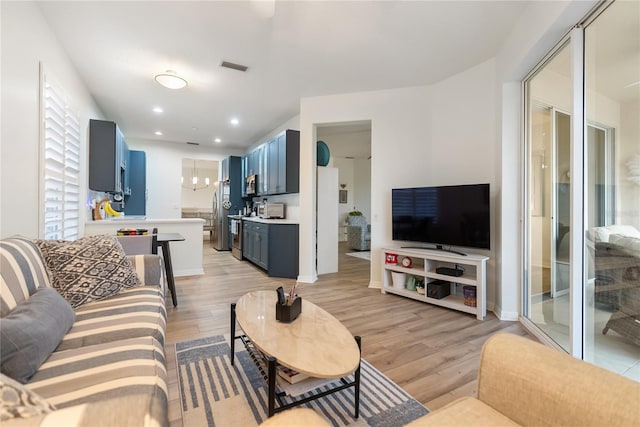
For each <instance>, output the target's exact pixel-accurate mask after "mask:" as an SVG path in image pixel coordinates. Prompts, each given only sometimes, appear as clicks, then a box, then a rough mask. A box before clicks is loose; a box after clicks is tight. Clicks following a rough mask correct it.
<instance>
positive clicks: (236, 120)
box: [229, 118, 240, 126]
mask: <svg viewBox="0 0 640 427" xmlns="http://www.w3.org/2000/svg"><path fill="white" fill-rule="evenodd" d="M229 123H231V124H232V125H233V126H238V124H240V120H238V119H236V118H233V119H231V120H229Z"/></svg>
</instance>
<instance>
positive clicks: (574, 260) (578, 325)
mask: <svg viewBox="0 0 640 427" xmlns="http://www.w3.org/2000/svg"><path fill="white" fill-rule="evenodd" d="M567 44H569V48H570V49H571V85H572V91H571V94H572V95H571V96H572V113H571V114H570V117H571V143H570V158H571V160H570V165H571V166H570V171H571V193H570V218H571V220H570V227H571V228H570V249H569V254H570V255H569V263H570V266H569V301H570V302H569V354H571V355H572V356H574V357H576V358H579V359H582V358H583V355H584V351H585V328H584V325H585V321H586V313H585V310H584V308H583V307H584V306H583V301H584V285H583V284H584V277H585V270H586V268H587V266H586V263H585V262H584V239H585V223H586V210H585V204H584V200H585V194H584V192H585V188H584V172H585V171H584V165H585V164H586V149H585V135H586V126H587V124H586V120H585V117H586V114H585V79H584V27H583V26H582V25H577V26H576V27H574V28H573V29H572V30H571V31H570V32H569V33H567V34H566V35H565V36H564V37H563V38H562V39H561V40H560V41H559V42H558V43H557V44H556V46H555V47H554V48H553V49H552V50H551V51H550V52H549V53H548V54H547V55H546V56H545V57H544V58H543V60H542V61H540V63H539V64H538V65H537V66H536V67H535V68H534V69H533V70H532V71H531V72H530V73H529V74H528V75H527V76H526V77H525V78H524V79H523V81H522V92H521V93H522V100H523V101H524V109H523V112H524V117H523V124H524V128H523V133H522V138H523V141H522V146H523V147H524V150H523V152H522V153H523V154H522V157H523V158H522V164H523V168H522V170H523V175H524V176H523V180H522V183H523V184H522V194H523V197H522V201H523V211H522V212H523V213H524V215H523V221H522V230H521V232H522V236H523V242H524V250H523V251H522V256H523V258H522V265H523V266H524V268H523V269H522V283H523V292H522V294H521V304H522V306H521V313H522V315H521V318H520V321H521V323H522V324H523V325H524V326H525V327H526V328H527V329H528V330H529V331H530V332H531V333H533V334H534V335H535V336H536V337H538V338H539V339H540V340H541V341H543V342H544V343H546V344H547V345H550V346H552V347H555V348H557V349H561V350H564V349H562V347H560V346H559V345H558V344H557V343H556V342H555V341H553V340H552V339H551V338H550V337H548V336H547V335H546V334H544V333H543V332H542V331H541V330H540V329H539V328H538V326H536V325H535V324H534V323H533V322H532V321H531V320H530V319H528V318H527V317H526V316H528V315H529V303H530V302H529V301H528V298H529V293H530V286H531V284H530V283H529V259H530V248H531V236H530V233H529V229H530V220H529V208H530V200H529V194H530V193H529V190H530V167H529V163H530V155H531V153H530V150H531V124H530V119H529V117H530V114H531V111H530V108H529V93H528V89H527V83H528V82H529V81H530V80H531V79H532V78H533V77H534V76H535V75H536V74H537V73H538V72H539V71H540V70H541V69H542V68H543V67H544V66H545V65H547V64H548V63H549V61H550V60H551V59H552V58H553V57H554V56H555V54H556V53H557V52H558V51H560V50H561V49H562V48H563V47H565V46H566V45H567ZM552 120H555V117H553V118H552ZM554 138H555V136H554ZM578 231H579V232H578Z"/></svg>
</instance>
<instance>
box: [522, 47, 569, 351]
mask: <svg viewBox="0 0 640 427" xmlns="http://www.w3.org/2000/svg"><path fill="white" fill-rule="evenodd" d="M569 46H570V45H569V43H566V44H565V45H564V46H563V47H562V48H560V49H559V50H558V51H557V53H556V54H555V55H554V56H553V57H552V58H551V59H549V60H548V61H547V62H546V63H545V64H544V65H543V66H542V67H541V68H540V69H539V70H538V71H537V72H536V73H535V74H534V75H533V76H532V77H531V78H530V79H529V80H527V82H526V93H527V106H528V111H529V113H528V117H527V119H528V129H529V132H528V141H527V153H528V154H527V170H528V180H527V181H528V182H527V192H528V198H527V200H528V217H527V241H528V244H527V249H528V254H527V259H526V264H527V276H526V283H527V298H526V299H527V301H526V305H525V310H524V311H525V313H524V314H525V317H526V318H528V319H529V320H530V321H531V322H533V323H534V324H535V326H537V327H538V328H539V329H540V330H542V332H544V333H545V334H546V335H547V336H549V337H550V338H551V339H553V340H554V341H555V342H557V343H558V344H559V345H560V346H562V347H563V348H565V349H566V350H567V351H568V350H569V333H570V328H569V325H570V308H569V307H570V306H569V302H570V301H569V271H570V265H571V263H570V258H569V247H570V236H571V233H570V210H569V206H570V195H571V194H570V193H571V188H570V184H571V170H570V165H571V164H570V148H571V108H572V103H571V79H570V75H571V66H570V48H569Z"/></svg>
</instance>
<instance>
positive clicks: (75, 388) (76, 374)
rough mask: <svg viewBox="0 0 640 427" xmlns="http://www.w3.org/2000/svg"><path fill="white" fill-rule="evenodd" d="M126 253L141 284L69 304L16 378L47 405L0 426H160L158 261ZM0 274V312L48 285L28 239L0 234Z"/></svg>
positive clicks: (163, 418)
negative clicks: (48, 345)
mask: <svg viewBox="0 0 640 427" xmlns="http://www.w3.org/2000/svg"><path fill="white" fill-rule="evenodd" d="M129 258H130V259H131V261H132V262H133V264H134V268H135V269H136V272H137V273H138V277H140V278H142V281H143V284H142V285H141V286H135V287H132V288H129V289H125V290H122V291H120V292H119V293H117V294H115V295H112V296H110V297H108V298H106V299H102V300H99V301H92V302H88V303H86V304H84V305H81V306H80V307H78V308H76V309H75V321H74V322H73V324H72V326H71V329H69V330H68V332H66V334H65V335H64V337H63V339H62V341H61V342H60V343H59V345H58V346H57V348H55V350H54V352H53V353H52V354H51V355H50V356H48V358H46V360H45V361H44V363H42V365H40V367H39V368H38V369H37V371H36V372H35V374H34V375H33V376H31V377H30V378H29V379H28V380H27V382H26V384H24V386H25V387H26V389H28V392H33V393H35V394H36V395H38V396H39V397H41V398H43V399H44V400H45V401H46V402H47V403H48V404H50V405H53V407H55V410H54V411H52V412H50V411H45V412H43V413H41V414H39V415H37V416H32V417H29V418H26V419H25V418H19V417H17V418H15V419H12V420H9V421H7V420H6V419H4V420H2V425H3V427H10V426H14V425H16V426H17V425H20V426H22V425H58V424H64V425H66V426H72V425H78V426H83V425H91V426H100V425H105V426H106V425H109V426H115V425H117V426H126V425H131V426H146V425H149V426H156V425H157V426H163V425H168V419H167V402H168V399H167V394H168V393H167V372H166V363H165V354H164V339H165V329H166V318H167V314H166V309H165V304H164V302H165V298H164V287H163V285H162V280H161V260H160V258H159V257H158V256H157V255H137V256H134V257H129ZM0 274H1V278H2V280H1V281H0V296H1V298H0V317H1V318H5V317H6V316H9V314H10V313H12V312H13V311H14V310H15V309H16V307H19V306H20V304H22V303H23V302H25V301H27V300H29V298H31V297H32V295H34V294H35V293H36V292H37V291H38V290H40V289H43V288H49V287H51V282H50V280H49V277H48V276H49V272H48V269H47V267H46V264H45V262H44V260H43V257H42V254H41V252H40V251H39V250H38V247H37V245H36V244H35V241H32V240H29V239H25V238H19V237H17V238H8V239H4V240H2V241H0ZM0 321H2V319H0ZM3 372H4V371H3ZM5 378H6V377H5ZM25 393H26V392H25ZM2 403H3V405H4V403H5V402H4V401H3V402H2ZM4 412H6V411H4ZM4 412H3V413H2V415H3V416H4V415H5V413H4Z"/></svg>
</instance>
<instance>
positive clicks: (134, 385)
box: [28, 337, 167, 408]
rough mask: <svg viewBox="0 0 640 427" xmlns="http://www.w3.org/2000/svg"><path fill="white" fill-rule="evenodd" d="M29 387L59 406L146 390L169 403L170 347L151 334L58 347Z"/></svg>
mask: <svg viewBox="0 0 640 427" xmlns="http://www.w3.org/2000/svg"><path fill="white" fill-rule="evenodd" d="M28 387H29V388H30V389H31V390H33V391H35V392H36V393H38V394H39V395H40V396H42V397H44V398H45V399H47V400H48V401H49V402H50V403H52V404H54V405H56V407H57V408H66V407H69V406H73V405H78V404H82V403H89V402H96V401H102V400H104V399H110V398H113V397H117V396H136V395H139V394H140V393H143V394H148V395H150V396H155V397H156V398H158V399H160V401H161V402H162V403H163V405H165V406H166V404H167V371H166V368H165V359H164V349H163V347H162V345H161V344H160V343H159V342H158V341H157V340H155V339H154V338H151V337H145V338H132V339H128V340H121V341H116V342H110V343H105V344H98V345H91V346H86V347H81V348H75V349H71V350H65V351H56V352H55V353H53V354H52V355H51V357H50V358H49V359H48V360H47V361H46V362H45V363H43V364H42V366H41V367H40V369H39V370H38V372H36V374H35V375H34V376H33V377H32V378H31V380H30V381H29V384H28Z"/></svg>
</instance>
